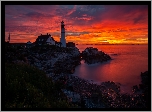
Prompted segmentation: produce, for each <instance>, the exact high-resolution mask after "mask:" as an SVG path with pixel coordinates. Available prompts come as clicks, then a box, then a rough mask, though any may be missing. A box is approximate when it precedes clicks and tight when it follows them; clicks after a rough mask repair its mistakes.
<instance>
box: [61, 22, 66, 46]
mask: <svg viewBox="0 0 152 112" xmlns="http://www.w3.org/2000/svg"><path fill="white" fill-rule="evenodd" d="M64 26H65V25H64V22H63V21H62V22H61V38H60V42H61V43H62V45H61V46H62V47H66V40H65V28H64Z"/></svg>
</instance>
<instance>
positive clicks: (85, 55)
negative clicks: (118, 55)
mask: <svg viewBox="0 0 152 112" xmlns="http://www.w3.org/2000/svg"><path fill="white" fill-rule="evenodd" d="M80 58H82V59H84V60H85V62H86V63H87V64H93V63H98V62H103V61H108V60H110V59H111V57H110V56H109V55H108V54H105V53H104V52H102V51H98V49H97V48H93V47H87V48H86V49H85V50H84V51H82V53H81V55H80Z"/></svg>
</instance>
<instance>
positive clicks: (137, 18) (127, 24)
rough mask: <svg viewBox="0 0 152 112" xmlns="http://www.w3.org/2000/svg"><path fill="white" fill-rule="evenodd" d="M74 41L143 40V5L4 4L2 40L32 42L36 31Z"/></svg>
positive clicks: (145, 39) (145, 15) (145, 9)
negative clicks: (61, 26) (3, 37)
mask: <svg viewBox="0 0 152 112" xmlns="http://www.w3.org/2000/svg"><path fill="white" fill-rule="evenodd" d="M62 20H63V21H64V23H65V29H66V32H65V35H66V41H67V42H74V43H76V44H147V43H148V6H147V5H118V6H116V5H45V6H43V5H16V6H15V5H6V6H5V40H6V41H7V40H8V35H9V32H10V35H11V41H10V42H11V43H26V42H28V41H31V42H35V40H36V38H37V37H38V36H39V35H40V34H47V33H49V34H51V35H52V36H53V37H54V39H55V40H56V41H59V40H60V29H61V28H60V22H61V21H62Z"/></svg>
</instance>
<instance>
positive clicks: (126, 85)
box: [73, 45, 148, 93]
mask: <svg viewBox="0 0 152 112" xmlns="http://www.w3.org/2000/svg"><path fill="white" fill-rule="evenodd" d="M77 47H78V48H79V50H80V51H82V50H84V49H85V48H86V47H88V46H84V45H83V46H80V45H79V46H77ZM92 47H96V48H98V50H102V51H103V52H105V53H107V54H109V55H110V56H111V57H112V59H113V60H110V61H107V62H104V63H102V64H100V63H97V64H93V65H87V64H86V63H84V61H81V65H79V66H77V67H76V69H75V73H74V74H73V75H76V76H79V77H80V78H83V79H86V80H93V82H94V83H99V84H100V83H101V82H104V81H114V82H118V83H121V92H125V93H126V92H127V93H130V92H131V87H132V86H133V85H137V84H139V83H140V82H141V77H140V73H141V72H144V71H147V70H148V46H147V45H134V46H133V45H100V46H92Z"/></svg>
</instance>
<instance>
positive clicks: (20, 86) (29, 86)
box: [5, 63, 73, 108]
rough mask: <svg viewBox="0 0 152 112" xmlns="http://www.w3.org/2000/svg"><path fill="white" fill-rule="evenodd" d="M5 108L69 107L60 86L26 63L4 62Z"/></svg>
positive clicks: (70, 105)
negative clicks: (61, 94) (62, 95)
mask: <svg viewBox="0 0 152 112" xmlns="http://www.w3.org/2000/svg"><path fill="white" fill-rule="evenodd" d="M5 74H6V75H5V108H56V107H58V108H60V107H65V108H70V107H73V105H72V104H70V103H68V101H67V100H66V99H65V98H64V97H59V93H61V88H58V87H57V86H58V84H55V83H53V82H52V80H51V79H50V78H48V77H47V76H46V75H45V73H44V72H43V71H41V70H39V69H37V68H35V67H32V66H30V65H27V64H8V63H6V64H5Z"/></svg>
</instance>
